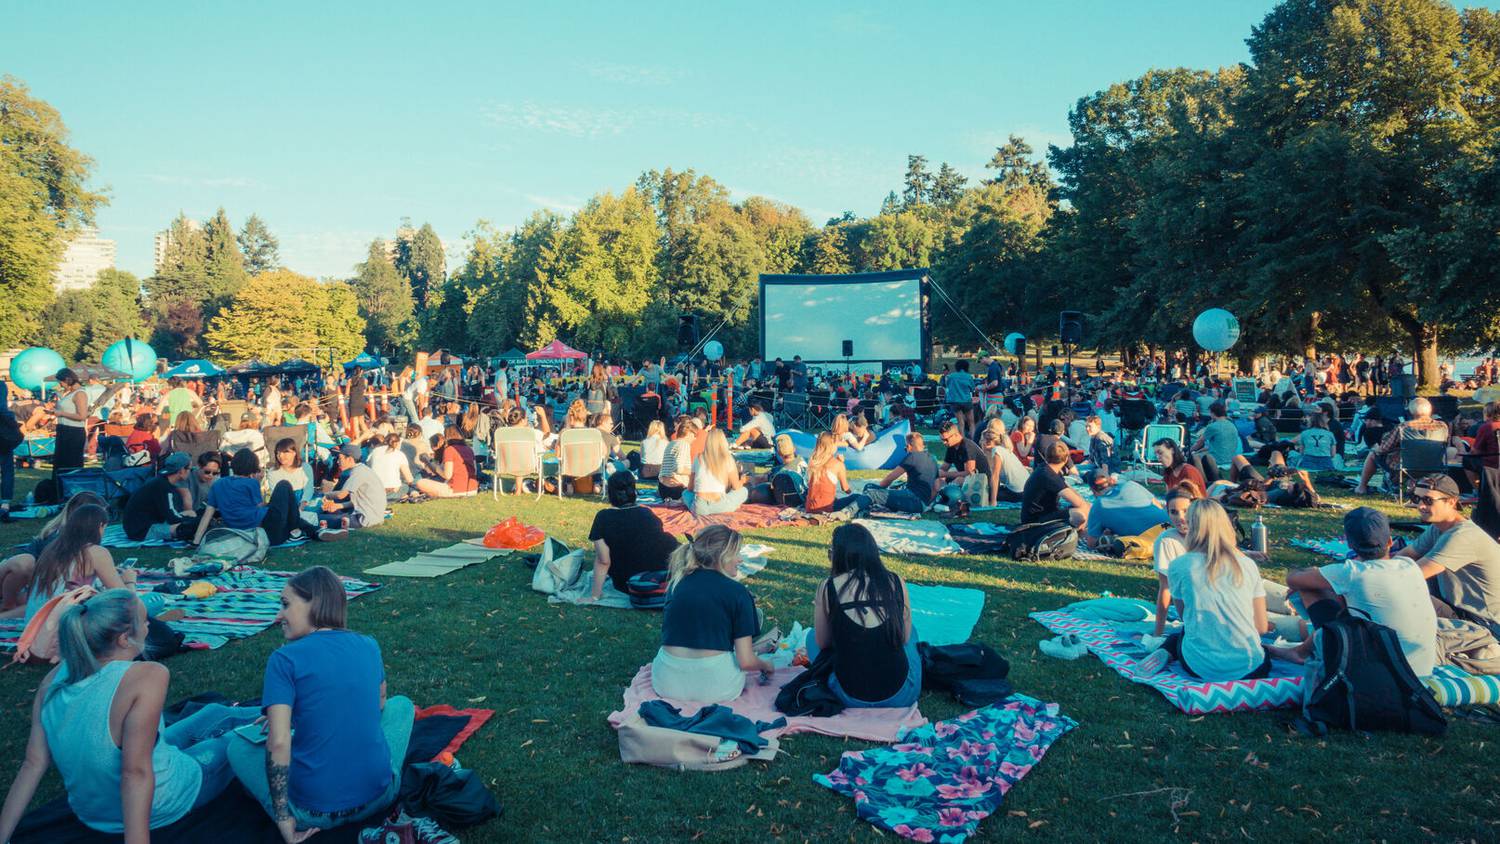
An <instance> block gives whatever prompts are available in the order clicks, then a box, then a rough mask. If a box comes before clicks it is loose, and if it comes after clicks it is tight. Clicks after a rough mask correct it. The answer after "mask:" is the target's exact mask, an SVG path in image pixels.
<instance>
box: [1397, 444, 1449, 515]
mask: <svg viewBox="0 0 1500 844" xmlns="http://www.w3.org/2000/svg"><path fill="white" fill-rule="evenodd" d="M1400 449H1401V450H1400V452H1399V453H1398V455H1397V458H1398V461H1399V462H1398V463H1397V464H1396V472H1395V474H1396V483H1395V484H1394V490H1395V493H1396V502H1397V503H1400V504H1404V503H1406V483H1407V481H1408V480H1410V479H1415V478H1423V477H1426V476H1428V475H1446V474H1448V466H1447V462H1448V443H1447V442H1446V441H1443V440H1419V439H1408V440H1402V441H1401V446H1400Z"/></svg>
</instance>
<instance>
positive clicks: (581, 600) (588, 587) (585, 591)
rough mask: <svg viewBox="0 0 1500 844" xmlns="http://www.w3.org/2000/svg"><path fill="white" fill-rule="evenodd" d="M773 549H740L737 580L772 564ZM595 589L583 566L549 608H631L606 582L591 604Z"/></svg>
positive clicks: (754, 545) (588, 568)
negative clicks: (576, 606) (597, 598)
mask: <svg viewBox="0 0 1500 844" xmlns="http://www.w3.org/2000/svg"><path fill="white" fill-rule="evenodd" d="M770 554H771V546H769V545H761V544H759V543H751V544H747V545H742V546H740V555H741V556H742V557H743V558H744V559H742V560H741V561H740V568H739V576H738V577H736V578H735V579H736V580H744V579H745V578H747V577H751V576H753V575H755V574H757V573H759V572H760V571H761V570H763V569H764V568H765V567H766V563H767V562H768V561H769V560H770ZM593 586H594V569H593V567H592V566H584V567H583V568H581V569H580V570H579V572H578V577H576V578H574V579H573V582H572V583H570V584H568V585H567V586H566V587H565V588H563V589H559V590H558V591H557V592H555V593H553V594H551V595H548V596H547V603H549V604H581V605H583V606H590V607H609V608H611V609H617V610H628V609H631V608H632V605H631V603H630V596H629V595H626V594H625V593H624V592H621V591H620V590H618V589H616V588H615V584H614V582H613V581H610V580H606V581H604V588H603V589H601V590H600V591H599V600H597V601H595V600H591V598H592V596H593Z"/></svg>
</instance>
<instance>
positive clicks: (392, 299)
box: [353, 238, 414, 355]
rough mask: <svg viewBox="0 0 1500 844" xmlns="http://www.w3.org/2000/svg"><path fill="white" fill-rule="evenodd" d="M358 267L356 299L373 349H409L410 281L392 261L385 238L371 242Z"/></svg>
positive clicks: (410, 317) (355, 282)
mask: <svg viewBox="0 0 1500 844" xmlns="http://www.w3.org/2000/svg"><path fill="white" fill-rule="evenodd" d="M357 269H358V275H356V276H355V278H354V283H353V287H354V298H355V301H356V302H357V303H358V306H359V313H360V316H361V317H363V318H364V320H365V335H366V339H367V340H368V341H369V346H370V348H372V349H377V350H379V351H380V352H381V353H382V354H386V355H390V354H394V353H396V352H398V351H404V350H406V349H407V348H408V346H407V344H408V343H410V342H411V340H412V339H413V336H414V330H413V327H412V315H413V310H412V297H411V283H410V282H409V281H407V279H406V276H404V275H402V274H401V273H399V272H397V271H396V268H395V266H393V265H392V264H391V259H390V258H389V257H388V255H387V248H386V243H385V241H383V240H380V239H378V238H377V239H376V240H374V241H372V242H371V243H370V250H369V253H368V254H367V255H366V256H365V260H364V262H363V263H361V264H359V266H358V268H357Z"/></svg>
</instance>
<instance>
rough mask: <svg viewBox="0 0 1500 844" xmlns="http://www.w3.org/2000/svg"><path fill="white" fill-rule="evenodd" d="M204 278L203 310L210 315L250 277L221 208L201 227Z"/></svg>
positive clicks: (231, 228) (232, 230) (225, 302)
mask: <svg viewBox="0 0 1500 844" xmlns="http://www.w3.org/2000/svg"><path fill="white" fill-rule="evenodd" d="M203 277H204V279H205V280H206V281H207V286H208V290H207V294H208V295H207V298H206V300H205V301H204V302H203V309H204V312H205V313H206V314H208V315H209V316H212V315H213V314H216V313H218V311H219V309H220V308H222V307H224V305H225V304H227V303H228V302H229V300H230V299H232V298H234V294H235V293H237V292H239V289H240V288H241V287H243V286H244V284H245V280H246V279H247V278H249V275H248V274H246V272H245V256H244V255H242V254H240V245H239V243H238V242H236V241H235V236H234V226H233V225H231V224H230V222H229V215H228V214H226V213H224V209H223V208H222V207H221V208H220V209H219V210H218V211H216V212H215V213H214V216H213V217H212V218H210V219H209V221H208V222H207V223H205V224H204V225H203Z"/></svg>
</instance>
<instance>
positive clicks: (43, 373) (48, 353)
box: [10, 346, 68, 390]
mask: <svg viewBox="0 0 1500 844" xmlns="http://www.w3.org/2000/svg"><path fill="white" fill-rule="evenodd" d="M67 365H68V364H67V361H64V360H63V359H62V355H60V354H58V353H57V352H54V351H52V350H51V349H48V348H44V347H42V346H32V347H31V348H29V349H26V350H25V351H23V352H21V353H20V354H18V355H16V356H15V357H13V358H11V359H10V381H11V383H12V384H15V385H16V386H17V387H20V388H21V389H23V390H39V389H41V387H42V382H43V381H46V380H47V379H48V378H51V377H52V376H54V375H56V374H57V370H59V369H62V368H63V367H64V366H67Z"/></svg>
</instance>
